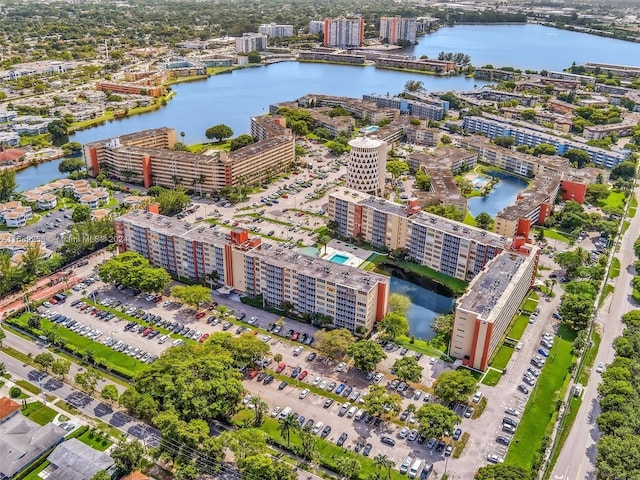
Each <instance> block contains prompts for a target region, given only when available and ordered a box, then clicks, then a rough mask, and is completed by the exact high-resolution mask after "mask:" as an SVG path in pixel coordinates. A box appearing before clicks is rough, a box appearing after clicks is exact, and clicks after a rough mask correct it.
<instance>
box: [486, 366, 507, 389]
mask: <svg viewBox="0 0 640 480" xmlns="http://www.w3.org/2000/svg"><path fill="white" fill-rule="evenodd" d="M507 361H508V360H507ZM501 378H502V374H501V373H500V372H498V371H497V370H489V371H487V373H486V374H485V376H484V377H482V383H483V384H484V385H489V386H490V387H493V386H495V385H497V384H498V382H499V381H500V379H501Z"/></svg>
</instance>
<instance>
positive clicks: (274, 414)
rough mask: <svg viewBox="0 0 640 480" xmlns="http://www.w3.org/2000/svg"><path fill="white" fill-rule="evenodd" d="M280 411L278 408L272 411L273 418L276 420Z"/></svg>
mask: <svg viewBox="0 0 640 480" xmlns="http://www.w3.org/2000/svg"><path fill="white" fill-rule="evenodd" d="M280 410H282V409H281V408H280V407H276V408H274V409H273V410H271V417H272V418H276V417H277V416H278V414H279V413H280Z"/></svg>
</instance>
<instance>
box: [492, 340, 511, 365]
mask: <svg viewBox="0 0 640 480" xmlns="http://www.w3.org/2000/svg"><path fill="white" fill-rule="evenodd" d="M511 355H513V347H510V346H509V345H502V346H501V347H500V348H499V349H498V353H496V356H495V357H494V358H493V362H492V363H491V366H492V367H493V368H495V369H497V370H504V369H505V368H507V365H508V364H509V360H511Z"/></svg>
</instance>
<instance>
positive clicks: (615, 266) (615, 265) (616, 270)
mask: <svg viewBox="0 0 640 480" xmlns="http://www.w3.org/2000/svg"><path fill="white" fill-rule="evenodd" d="M618 275H620V260H619V259H618V257H613V260H612V261H611V269H610V270H609V278H616V277H617V276H618Z"/></svg>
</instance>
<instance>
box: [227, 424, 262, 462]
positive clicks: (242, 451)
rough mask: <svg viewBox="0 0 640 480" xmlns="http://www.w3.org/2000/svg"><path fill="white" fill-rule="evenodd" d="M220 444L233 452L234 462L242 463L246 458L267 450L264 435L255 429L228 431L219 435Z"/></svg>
mask: <svg viewBox="0 0 640 480" xmlns="http://www.w3.org/2000/svg"><path fill="white" fill-rule="evenodd" d="M221 439H222V444H223V445H226V446H228V448H229V449H230V450H231V451H232V452H233V456H234V457H235V459H236V462H238V463H242V461H243V460H244V459H245V458H247V457H252V456H254V455H259V454H260V453H262V452H264V451H265V449H266V448H267V442H266V441H265V437H264V433H262V432H261V431H260V430H258V429H256V428H241V429H239V430H228V431H226V432H224V433H222V435H221Z"/></svg>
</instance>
